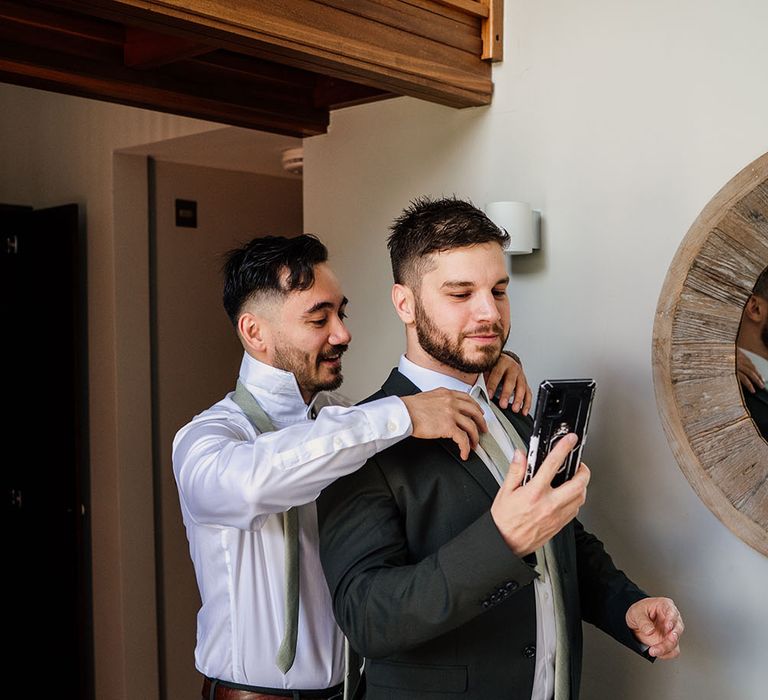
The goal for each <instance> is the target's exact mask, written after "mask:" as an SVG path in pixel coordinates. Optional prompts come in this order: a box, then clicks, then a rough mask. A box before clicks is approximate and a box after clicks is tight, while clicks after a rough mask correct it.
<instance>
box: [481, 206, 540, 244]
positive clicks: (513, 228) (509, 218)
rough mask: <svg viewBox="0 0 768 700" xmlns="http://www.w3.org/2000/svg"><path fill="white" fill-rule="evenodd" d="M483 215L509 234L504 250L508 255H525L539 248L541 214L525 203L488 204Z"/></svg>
mask: <svg viewBox="0 0 768 700" xmlns="http://www.w3.org/2000/svg"><path fill="white" fill-rule="evenodd" d="M485 213H486V214H487V215H488V218H489V219H490V220H491V221H493V223H494V224H496V225H497V226H498V227H499V228H503V229H504V230H505V231H506V232H507V233H508V234H509V244H508V245H507V247H506V248H505V249H504V252H505V253H509V254H510V255H525V254H527V253H532V252H533V251H534V250H538V249H539V248H540V247H541V212H540V211H539V210H538V209H531V205H530V204H527V203H526V202H490V203H489V204H488V205H487V206H486V207H485Z"/></svg>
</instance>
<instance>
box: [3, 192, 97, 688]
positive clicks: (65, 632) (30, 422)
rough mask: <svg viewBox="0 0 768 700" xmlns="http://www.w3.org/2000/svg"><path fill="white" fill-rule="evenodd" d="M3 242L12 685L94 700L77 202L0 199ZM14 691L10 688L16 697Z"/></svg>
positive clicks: (8, 629)
mask: <svg viewBox="0 0 768 700" xmlns="http://www.w3.org/2000/svg"><path fill="white" fill-rule="evenodd" d="M0 245H1V246H2V247H1V248H0V285H1V286H2V300H3V303H2V332H3V342H2V369H3V399H4V401H3V403H4V405H5V409H4V411H3V413H4V416H5V417H4V418H3V420H2V426H3V428H2V446H3V462H4V466H3V469H2V477H0V478H2V482H3V494H4V502H3V509H2V511H3V520H4V521H5V525H6V527H5V530H4V531H5V533H6V538H7V540H6V541H7V542H8V549H7V558H6V566H5V571H6V574H7V577H6V582H7V585H8V586H9V588H6V591H8V592H7V593H6V598H5V603H6V606H7V609H6V621H7V622H6V624H5V625H3V628H4V630H5V635H4V636H5V641H6V644H7V645H8V646H7V648H8V649H9V652H8V656H7V657H6V658H7V660H8V662H9V663H8V664H7V666H6V674H5V679H6V680H4V685H5V684H6V683H7V682H8V681H10V684H11V685H19V686H26V687H27V693H29V692H31V694H32V695H36V694H37V693H41V694H44V695H47V694H48V693H49V692H50V693H51V694H54V695H58V693H59V692H62V693H63V694H66V695H67V696H68V697H78V698H88V697H90V696H91V690H90V688H91V686H92V684H91V681H90V677H91V667H92V665H91V663H90V659H91V658H92V653H91V648H92V641H91V639H92V635H91V632H90V630H91V624H90V613H89V611H90V608H91V606H90V584H89V581H90V575H89V571H90V561H89V555H88V552H89V551H90V546H89V540H88V526H87V523H88V503H87V499H86V496H87V493H88V489H87V482H86V479H87V466H86V465H87V449H86V445H87V443H86V425H87V421H86V418H87V416H86V408H85V407H86V403H85V397H86V389H87V387H86V367H87V361H86V360H87V358H86V347H87V345H86V336H85V311H84V310H85V295H84V290H85V280H84V274H83V273H84V269H85V265H84V262H85V261H84V260H83V256H82V254H81V249H82V241H81V237H80V234H79V225H78V210H77V206H76V205H66V206H62V207H55V208H52V209H41V210H37V211H33V210H32V209H27V208H22V207H8V206H0ZM32 688H34V689H35V690H31V689H32ZM45 688H47V690H44V689H45ZM9 690H10V688H7V687H6V688H5V689H4V692H3V694H4V695H6V696H7V697H15V696H16V695H15V694H11V693H8V691H9ZM15 690H16V692H17V693H18V692H19V690H20V689H19V688H17V689H15ZM18 696H19V697H21V694H19V695H18Z"/></svg>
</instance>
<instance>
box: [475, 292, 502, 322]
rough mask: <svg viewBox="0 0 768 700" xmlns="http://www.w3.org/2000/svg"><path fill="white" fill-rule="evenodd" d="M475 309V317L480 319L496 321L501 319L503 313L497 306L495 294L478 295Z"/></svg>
mask: <svg viewBox="0 0 768 700" xmlns="http://www.w3.org/2000/svg"><path fill="white" fill-rule="evenodd" d="M473 311H474V314H475V319H476V320H478V321H487V322H489V323H496V322H497V321H499V320H500V319H501V314H500V313H499V309H498V307H497V306H496V299H494V297H493V294H479V295H477V302H476V304H475V307H474V309H473Z"/></svg>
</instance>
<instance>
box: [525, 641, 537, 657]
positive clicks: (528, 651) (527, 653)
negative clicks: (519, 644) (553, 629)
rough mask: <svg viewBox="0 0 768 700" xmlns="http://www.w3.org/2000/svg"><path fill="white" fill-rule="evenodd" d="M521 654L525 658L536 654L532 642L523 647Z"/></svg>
mask: <svg viewBox="0 0 768 700" xmlns="http://www.w3.org/2000/svg"><path fill="white" fill-rule="evenodd" d="M523 656H524V657H525V658H526V659H532V658H533V657H534V656H536V647H535V646H534V645H533V644H529V645H528V646H527V647H524V648H523Z"/></svg>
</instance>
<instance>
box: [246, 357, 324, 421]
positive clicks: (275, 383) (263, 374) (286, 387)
mask: <svg viewBox="0 0 768 700" xmlns="http://www.w3.org/2000/svg"><path fill="white" fill-rule="evenodd" d="M240 381H241V382H242V383H243V384H245V387H246V389H248V391H250V392H251V394H253V397H254V398H255V399H256V400H257V401H258V402H259V405H260V406H261V407H262V408H263V409H264V411H265V412H266V413H267V415H268V416H269V417H270V419H271V420H272V423H273V425H274V426H275V427H276V428H278V429H279V428H281V427H285V426H286V425H290V424H292V423H298V422H299V421H303V420H307V419H308V418H311V417H312V413H313V411H314V403H315V399H316V398H317V395H315V397H313V399H312V401H310V403H309V405H307V404H306V403H304V398H303V397H302V395H301V391H300V390H299V385H298V382H297V381H296V377H294V376H293V373H292V372H286V371H285V370H283V369H278V368H277V367H272V366H271V365H267V364H265V363H263V362H260V361H259V360H257V359H255V358H253V357H251V356H250V355H249V354H248V353H244V354H243V361H242V363H241V364H240Z"/></svg>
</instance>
